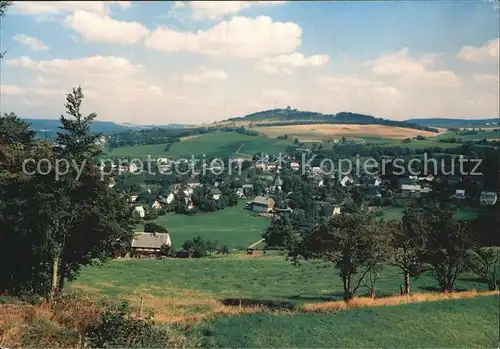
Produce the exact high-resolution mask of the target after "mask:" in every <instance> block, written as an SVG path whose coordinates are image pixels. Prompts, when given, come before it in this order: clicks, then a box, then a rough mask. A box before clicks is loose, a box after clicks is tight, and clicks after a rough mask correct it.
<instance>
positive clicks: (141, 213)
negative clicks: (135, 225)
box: [134, 206, 146, 218]
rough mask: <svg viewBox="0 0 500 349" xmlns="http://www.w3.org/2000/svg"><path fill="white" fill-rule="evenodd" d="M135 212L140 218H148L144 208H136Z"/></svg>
mask: <svg viewBox="0 0 500 349" xmlns="http://www.w3.org/2000/svg"><path fill="white" fill-rule="evenodd" d="M134 212H135V213H137V215H138V216H139V217H140V218H144V216H146V211H145V210H144V207H142V206H136V207H135V208H134Z"/></svg>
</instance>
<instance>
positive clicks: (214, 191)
mask: <svg viewBox="0 0 500 349" xmlns="http://www.w3.org/2000/svg"><path fill="white" fill-rule="evenodd" d="M221 195H222V193H221V191H220V190H219V189H218V188H214V189H212V198H213V199H214V200H219V199H220V196H221Z"/></svg>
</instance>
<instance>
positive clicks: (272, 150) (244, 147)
mask: <svg viewBox="0 0 500 349" xmlns="http://www.w3.org/2000/svg"><path fill="white" fill-rule="evenodd" d="M291 144H292V140H279V139H275V138H266V137H263V136H246V135H243V134H240V133H237V132H214V133H208V134H204V135H201V136H197V137H187V138H186V139H184V140H182V141H181V142H178V143H175V144H173V145H172V147H171V148H170V150H169V151H168V152H165V151H164V147H165V145H164V144H155V145H138V146H132V147H120V148H115V149H113V150H110V151H108V155H112V156H123V157H147V156H148V155H151V157H153V158H154V157H166V158H170V159H178V158H190V157H191V155H195V156H196V157H201V155H202V154H205V155H206V156H207V157H225V156H228V157H231V156H232V157H237V156H242V155H241V154H247V155H252V154H255V153H260V152H264V153H269V154H278V153H280V152H284V151H285V149H286V148H287V146H289V145H291ZM236 152H238V154H237V153H236Z"/></svg>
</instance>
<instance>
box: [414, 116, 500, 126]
mask: <svg viewBox="0 0 500 349" xmlns="http://www.w3.org/2000/svg"><path fill="white" fill-rule="evenodd" d="M406 122H409V123H412V124H417V125H421V126H435V127H446V128H450V127H460V126H462V127H463V126H489V125H499V124H500V118H494V119H477V120H474V119H447V118H427V119H409V120H406Z"/></svg>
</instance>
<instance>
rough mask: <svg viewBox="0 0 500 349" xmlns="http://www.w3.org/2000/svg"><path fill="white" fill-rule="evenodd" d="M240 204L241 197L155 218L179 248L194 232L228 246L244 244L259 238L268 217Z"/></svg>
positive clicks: (242, 246) (140, 229)
mask: <svg viewBox="0 0 500 349" xmlns="http://www.w3.org/2000/svg"><path fill="white" fill-rule="evenodd" d="M244 206H245V203H244V201H240V202H239V203H238V205H237V206H234V207H226V208H225V209H223V210H219V211H216V212H201V213H198V214H197V215H195V216H187V215H183V214H175V213H170V214H166V215H164V216H160V217H159V218H158V219H157V220H156V221H155V222H156V223H158V224H160V225H163V226H164V227H165V228H167V230H168V232H169V233H170V236H171V239H172V243H173V245H174V247H176V248H181V247H182V244H183V243H184V242H185V241H186V240H189V239H192V238H193V237H195V236H196V235H200V236H201V237H203V239H205V240H218V241H219V243H220V244H221V245H228V247H230V248H236V247H240V248H246V247H248V246H249V245H251V244H252V243H254V242H256V241H258V240H260V239H261V238H262V237H261V235H262V233H263V232H264V231H265V230H266V229H267V227H268V225H269V220H268V219H267V218H263V217H259V216H257V215H255V214H253V213H252V212H250V211H249V210H246V209H245V208H244ZM137 230H138V231H142V230H143V227H142V226H139V227H138V228H137Z"/></svg>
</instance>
